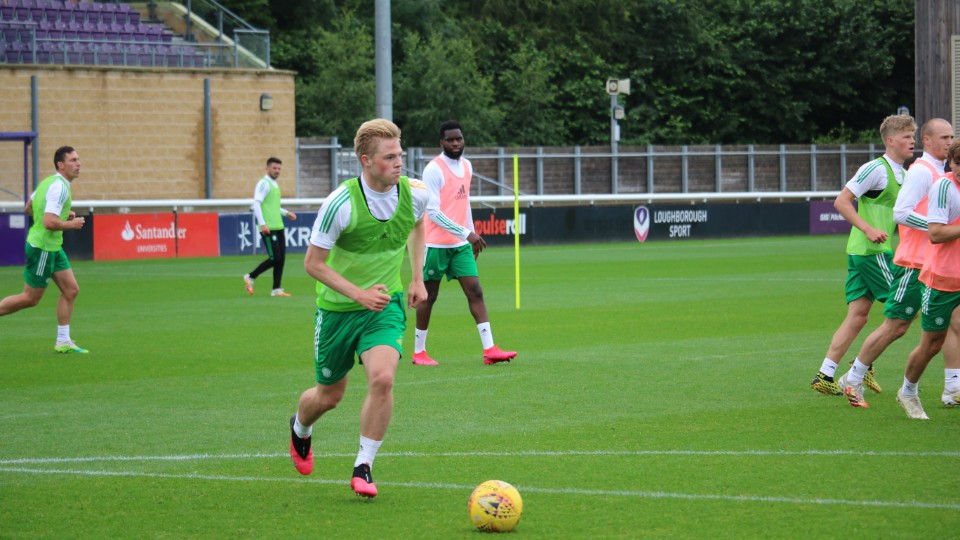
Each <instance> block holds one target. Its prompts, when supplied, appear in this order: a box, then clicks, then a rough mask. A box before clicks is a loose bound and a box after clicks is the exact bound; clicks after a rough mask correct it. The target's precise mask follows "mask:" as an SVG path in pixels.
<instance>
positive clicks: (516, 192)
mask: <svg viewBox="0 0 960 540" xmlns="http://www.w3.org/2000/svg"><path fill="white" fill-rule="evenodd" d="M513 260H514V282H515V283H516V289H517V309H520V156H518V155H517V154H514V155H513Z"/></svg>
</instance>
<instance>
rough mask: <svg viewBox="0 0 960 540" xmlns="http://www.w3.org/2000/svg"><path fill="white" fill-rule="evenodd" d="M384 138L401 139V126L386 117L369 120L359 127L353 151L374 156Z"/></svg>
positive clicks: (360, 154)
mask: <svg viewBox="0 0 960 540" xmlns="http://www.w3.org/2000/svg"><path fill="white" fill-rule="evenodd" d="M383 139H397V140H399V139H400V128H398V127H397V125H396V124H394V123H393V122H391V121H389V120H387V119H385V118H375V119H373V120H368V121H366V122H364V123H363V124H361V125H360V128H359V129H357V135H356V137H354V138H353V151H354V153H356V154H357V157H358V158H359V157H360V156H364V155H366V156H371V157H372V156H373V154H374V152H376V151H377V147H378V146H379V145H380V141H381V140H383Z"/></svg>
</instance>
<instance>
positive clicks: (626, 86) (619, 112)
mask: <svg viewBox="0 0 960 540" xmlns="http://www.w3.org/2000/svg"><path fill="white" fill-rule="evenodd" d="M607 93H608V94H610V151H611V162H610V180H611V189H612V192H613V193H617V192H618V191H619V190H618V186H619V183H620V182H619V179H618V177H619V175H620V174H619V170H618V163H617V142H619V141H620V124H618V123H617V121H618V120H623V119H624V117H625V116H626V111H625V110H624V108H623V106H621V105H620V104H619V103H618V102H617V96H619V95H620V94H623V95H625V96H629V95H630V79H613V78H610V79H607Z"/></svg>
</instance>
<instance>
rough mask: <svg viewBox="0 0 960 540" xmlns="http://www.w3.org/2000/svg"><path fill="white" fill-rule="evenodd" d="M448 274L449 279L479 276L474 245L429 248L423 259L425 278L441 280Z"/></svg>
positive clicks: (426, 279)
mask: <svg viewBox="0 0 960 540" xmlns="http://www.w3.org/2000/svg"><path fill="white" fill-rule="evenodd" d="M444 274H446V276H447V281H450V280H451V279H457V278H462V277H479V276H480V273H479V272H478V271H477V259H476V258H475V257H474V256H473V246H471V245H470V244H464V245H462V246H460V247H456V248H434V247H428V248H427V255H426V257H424V261H423V280H424V281H440V279H441V278H442V277H443V276H444Z"/></svg>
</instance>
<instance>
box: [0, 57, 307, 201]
mask: <svg viewBox="0 0 960 540" xmlns="http://www.w3.org/2000/svg"><path fill="white" fill-rule="evenodd" d="M32 75H36V76H37V79H38V87H39V88H38V90H39V117H40V120H39V124H40V125H39V130H38V131H39V134H40V136H39V140H38V142H37V143H35V144H38V145H39V147H38V148H39V154H40V166H39V173H40V174H39V178H41V179H42V178H44V177H46V176H48V175H49V174H52V173H53V172H54V169H53V162H52V161H53V153H54V151H55V150H56V149H57V148H58V147H59V146H62V145H70V146H73V147H74V148H76V149H77V152H78V154H79V155H80V160H81V162H82V169H81V175H80V178H79V179H78V180H77V181H76V182H75V183H74V185H73V197H74V199H86V200H103V199H181V198H186V199H202V198H205V189H206V184H205V170H204V169H205V167H204V122H203V99H204V98H203V86H204V79H209V80H210V99H211V117H212V127H211V148H212V164H213V173H212V177H213V181H212V197H213V198H244V197H252V195H253V186H254V184H255V182H256V180H257V179H259V178H260V177H261V176H263V173H264V168H265V163H266V159H267V157H269V156H271V155H273V156H276V157H279V158H280V159H281V160H283V162H284V173H283V174H282V175H281V176H280V185H281V189H282V190H283V192H284V196H293V193H294V191H295V183H296V178H295V173H296V155H295V151H296V150H295V144H296V143H295V111H294V73H292V72H289V71H278V70H222V71H213V70H185V69H134V68H126V69H124V68H98V67H90V66H0V131H30V130H31V122H30V110H31V108H30V80H31V76H32ZM263 93H268V94H270V95H271V96H273V109H272V110H270V111H261V110H260V95H261V94H263ZM22 163H23V146H22V144H19V143H12V142H11V143H2V144H0V188H3V189H4V190H8V191H12V192H13V193H18V194H21V193H22V191H23V165H22ZM288 194H289V195H288ZM0 200H3V201H13V200H14V197H13V196H12V195H10V194H9V193H5V192H3V191H0Z"/></svg>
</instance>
